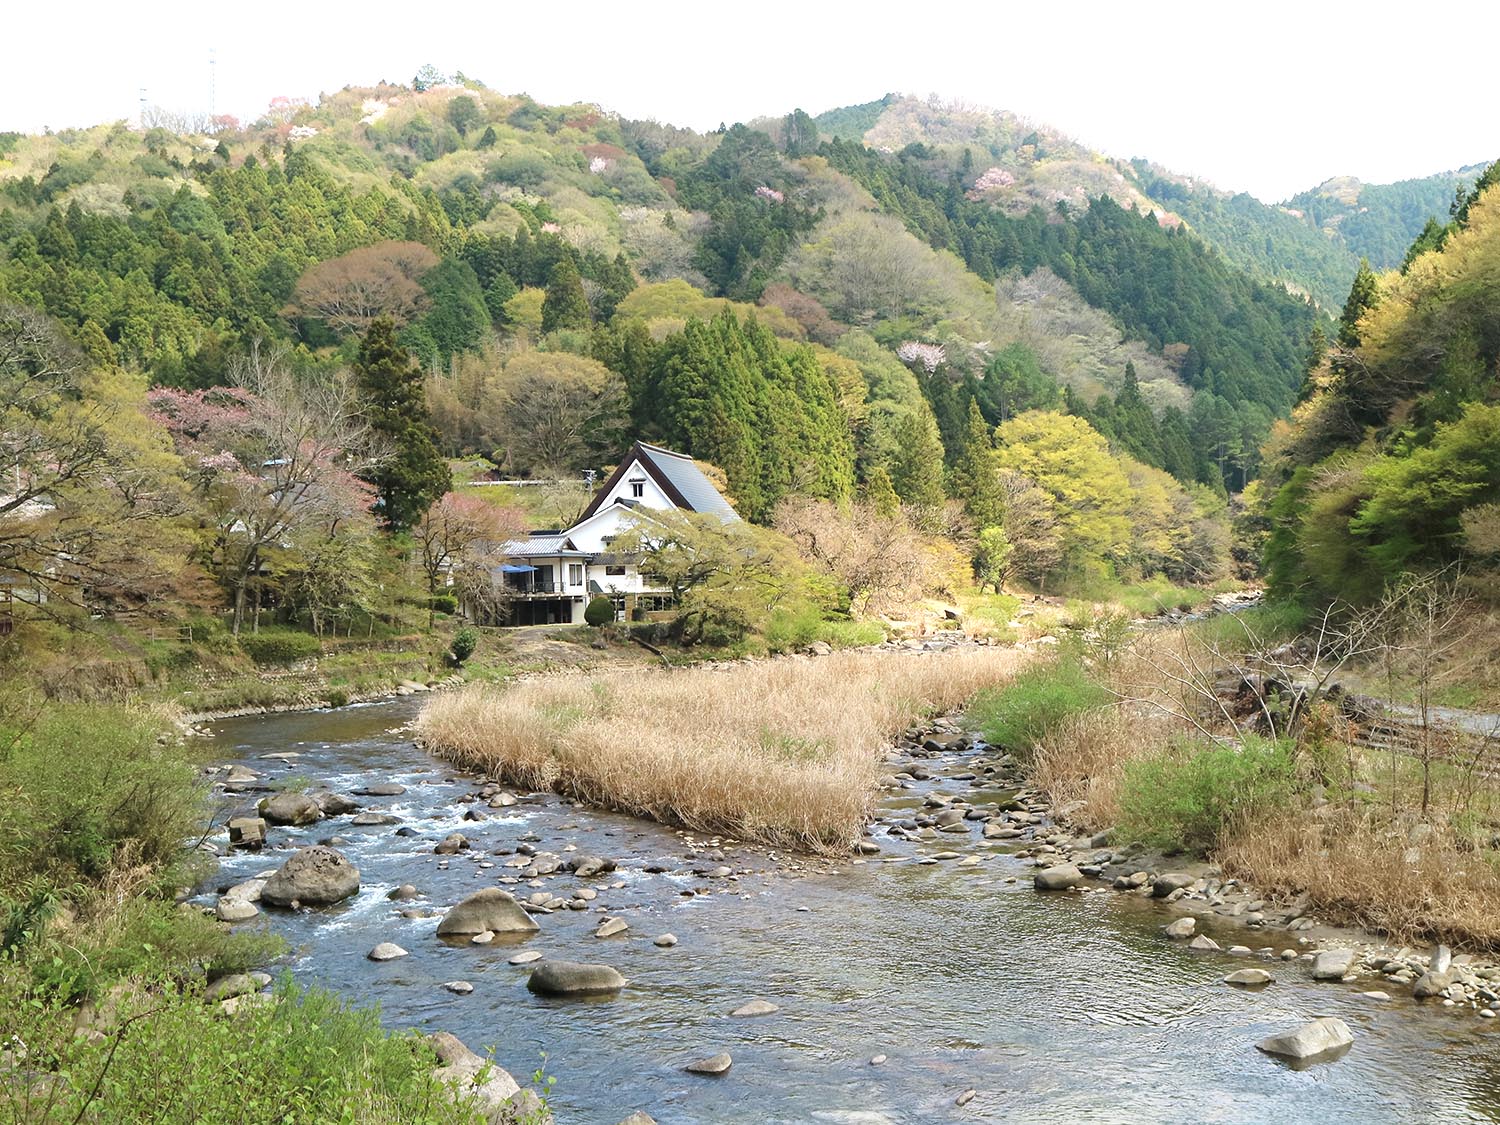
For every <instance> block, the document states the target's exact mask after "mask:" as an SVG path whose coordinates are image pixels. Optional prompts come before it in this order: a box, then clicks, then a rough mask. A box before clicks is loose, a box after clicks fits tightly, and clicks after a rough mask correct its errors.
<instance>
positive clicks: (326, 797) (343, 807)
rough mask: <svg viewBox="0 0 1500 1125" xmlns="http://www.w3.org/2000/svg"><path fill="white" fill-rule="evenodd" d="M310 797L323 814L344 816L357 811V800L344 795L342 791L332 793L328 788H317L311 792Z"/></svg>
mask: <svg viewBox="0 0 1500 1125" xmlns="http://www.w3.org/2000/svg"><path fill="white" fill-rule="evenodd" d="M312 799H313V800H314V801H317V802H318V808H319V809H321V810H322V811H323V815H324V816H345V815H347V814H348V813H352V812H358V811H359V802H358V801H356V800H355V799H354V798H353V797H346V796H344V795H343V794H342V793H334V792H332V791H331V790H328V789H320V790H318V791H317V792H316V793H314V794H312Z"/></svg>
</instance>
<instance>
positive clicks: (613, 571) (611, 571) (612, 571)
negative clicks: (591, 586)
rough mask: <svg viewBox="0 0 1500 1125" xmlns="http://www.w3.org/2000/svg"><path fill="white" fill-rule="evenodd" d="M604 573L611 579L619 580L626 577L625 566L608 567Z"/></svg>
mask: <svg viewBox="0 0 1500 1125" xmlns="http://www.w3.org/2000/svg"><path fill="white" fill-rule="evenodd" d="M604 573H605V574H607V575H609V576H610V577H611V578H618V577H621V576H623V575H624V573H625V568H624V567H623V566H606V567H605V568H604Z"/></svg>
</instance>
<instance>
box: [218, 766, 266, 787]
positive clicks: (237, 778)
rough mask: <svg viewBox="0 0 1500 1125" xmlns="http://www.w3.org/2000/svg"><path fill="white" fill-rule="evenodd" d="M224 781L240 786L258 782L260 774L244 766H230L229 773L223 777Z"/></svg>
mask: <svg viewBox="0 0 1500 1125" xmlns="http://www.w3.org/2000/svg"><path fill="white" fill-rule="evenodd" d="M224 780H225V781H228V782H231V783H233V784H237V785H240V784H244V783H246V782H251V781H259V780H260V774H258V773H256V772H255V771H254V770H252V769H248V768H247V767H245V766H230V767H229V772H228V773H226V774H225V775H224Z"/></svg>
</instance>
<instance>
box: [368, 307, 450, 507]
mask: <svg viewBox="0 0 1500 1125" xmlns="http://www.w3.org/2000/svg"><path fill="white" fill-rule="evenodd" d="M354 371H355V375H356V377H357V378H358V380H359V389H360V394H361V397H362V399H363V402H364V406H365V410H366V412H367V417H368V419H369V422H370V426H371V428H372V429H373V430H374V431H375V432H376V433H377V434H378V435H381V436H383V437H384V438H386V439H387V440H388V441H389V443H390V447H391V451H390V453H389V454H388V455H387V456H386V457H384V458H383V459H382V460H381V461H380V462H379V463H378V464H377V466H376V468H375V470H374V471H373V472H372V473H371V474H370V476H369V478H368V479H369V481H370V483H371V484H373V485H374V486H375V488H376V489H377V490H378V492H379V494H380V499H379V501H378V505H379V515H380V518H381V520H382V521H383V522H384V523H385V524H386V526H387V527H390V528H393V529H404V528H408V527H411V526H412V525H414V524H415V523H416V522H417V521H418V520H420V519H421V518H422V514H423V513H424V512H426V511H427V509H428V508H430V507H431V506H432V504H433V502H434V501H435V500H437V498H438V497H439V496H441V495H443V493H445V492H447V491H448V490H449V489H450V488H452V487H453V478H452V475H451V474H450V473H449V470H448V461H447V459H446V458H445V457H444V456H443V455H442V454H441V453H440V452H439V451H438V435H437V431H436V430H434V429H433V427H432V423H431V421H429V419H428V416H427V400H426V395H425V392H424V389H423V382H424V380H423V375H422V368H421V367H420V366H419V365H418V364H417V363H416V362H415V361H414V360H413V359H412V357H411V354H410V353H409V352H407V350H406V349H405V348H403V347H402V346H401V345H400V344H399V343H397V342H396V328H395V324H394V323H393V322H392V321H390V320H389V319H386V318H381V319H379V320H377V321H375V323H374V324H372V325H370V330H369V332H367V333H366V334H365V338H364V342H363V343H362V344H361V345H360V349H359V359H358V360H357V361H356V362H355V365H354Z"/></svg>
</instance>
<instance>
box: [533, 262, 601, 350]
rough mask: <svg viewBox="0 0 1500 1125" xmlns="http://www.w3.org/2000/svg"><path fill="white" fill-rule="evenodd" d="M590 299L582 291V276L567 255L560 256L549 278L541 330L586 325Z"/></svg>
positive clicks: (547, 330) (587, 324)
mask: <svg viewBox="0 0 1500 1125" xmlns="http://www.w3.org/2000/svg"><path fill="white" fill-rule="evenodd" d="M588 326H589V299H588V297H587V295H585V293H584V291H583V278H582V277H580V276H579V275H578V267H577V266H575V265H574V264H573V260H572V259H571V258H568V257H564V258H560V259H559V260H558V262H557V264H556V265H555V266H553V267H552V273H551V275H550V276H549V277H548V278H547V296H546V299H545V300H544V301H543V302H542V331H543V332H544V333H546V332H552V331H554V330H556V329H558V328H587V327H588Z"/></svg>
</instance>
